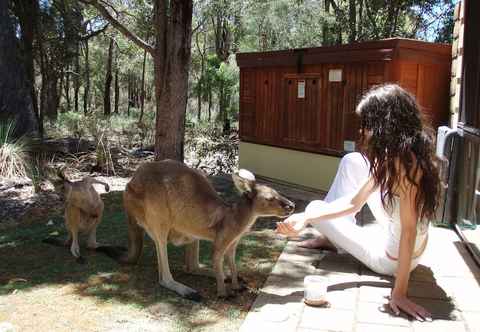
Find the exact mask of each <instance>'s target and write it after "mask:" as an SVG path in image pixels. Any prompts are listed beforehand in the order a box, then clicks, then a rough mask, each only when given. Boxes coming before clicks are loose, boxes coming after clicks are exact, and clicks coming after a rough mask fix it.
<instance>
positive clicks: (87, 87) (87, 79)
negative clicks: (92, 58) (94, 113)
mask: <svg viewBox="0 0 480 332" xmlns="http://www.w3.org/2000/svg"><path fill="white" fill-rule="evenodd" d="M89 104H90V63H89V59H88V39H85V87H84V90H83V113H84V114H85V115H86V114H87V113H88V106H89Z"/></svg>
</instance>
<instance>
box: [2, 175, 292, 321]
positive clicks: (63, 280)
mask: <svg viewBox="0 0 480 332" xmlns="http://www.w3.org/2000/svg"><path fill="white" fill-rule="evenodd" d="M213 182H214V185H215V187H216V189H217V190H218V191H219V192H220V194H221V195H222V197H224V199H225V200H227V201H232V200H234V199H235V195H236V193H235V192H234V188H233V184H232V182H231V180H230V179H229V178H226V177H220V178H215V179H213ZM102 199H103V200H104V202H105V212H104V216H103V221H102V223H101V224H100V225H99V228H98V231H97V239H98V241H99V242H100V243H102V244H109V245H117V246H124V247H126V246H127V227H126V223H125V218H124V212H123V208H122V192H120V191H117V192H110V193H108V194H104V195H102ZM300 203H301V202H300ZM48 220H51V221H53V224H52V223H49V222H47V221H48ZM274 227H275V221H274V220H273V219H271V218H268V219H263V220H259V221H258V222H257V224H256V226H255V228H254V232H252V233H251V234H249V235H247V236H245V237H244V238H243V240H242V241H241V243H240V245H239V247H238V249H237V262H238V266H239V273H240V275H241V277H242V278H243V279H244V280H245V281H246V284H247V290H246V291H244V292H242V293H239V294H237V296H236V297H234V298H233V299H231V300H229V301H227V302H225V301H219V300H217V299H216V282H215V280H214V279H213V278H210V277H203V276H191V275H188V274H186V273H184V272H183V252H184V251H183V248H181V247H180V248H177V247H174V246H171V245H169V248H168V250H169V261H170V267H171V270H172V274H173V275H174V278H175V279H176V280H177V281H179V282H182V283H184V284H186V285H188V286H190V287H192V288H194V289H196V290H198V291H199V293H200V294H201V295H202V297H203V298H204V301H203V302H202V303H201V304H196V303H193V302H191V301H188V300H184V299H182V298H180V297H178V296H177V295H176V294H175V293H173V292H171V291H169V290H166V289H164V288H162V287H160V286H158V272H157V265H156V256H155V250H154V246H153V243H152V241H150V240H149V239H148V238H147V239H146V241H145V247H144V251H143V255H142V256H141V258H140V261H139V263H138V264H137V265H134V266H122V265H119V264H118V263H117V262H115V261H113V260H112V259H110V258H108V257H106V256H104V255H103V254H101V253H96V252H92V251H88V250H87V249H85V248H84V247H83V246H82V247H81V250H82V255H83V256H84V257H85V258H86V260H87V262H86V264H83V265H82V264H78V263H76V262H75V259H74V258H73V257H72V255H71V254H70V252H69V249H68V248H60V247H55V246H52V245H49V244H44V243H42V242H41V241H42V240H43V239H45V238H47V237H58V238H59V239H64V238H65V236H66V230H65V227H64V220H63V216H62V215H61V214H59V213H58V212H55V213H54V214H52V215H48V216H47V217H46V218H45V219H44V220H41V221H38V220H36V221H34V222H33V221H25V222H22V223H20V225H19V226H17V227H15V228H9V229H5V230H3V231H2V232H1V234H0V257H1V264H0V296H4V295H8V294H11V293H12V292H29V291H30V290H33V289H37V288H39V287H44V286H49V285H55V286H58V287H61V286H63V285H71V286H73V288H74V291H75V293H76V294H77V295H80V296H87V297H95V298H96V299H98V300H99V301H103V302H105V303H112V302H114V303H120V304H127V305H133V306H135V307H140V308H145V309H147V310H148V311H149V313H151V314H152V315H153V316H157V315H174V316H175V317H176V319H177V318H178V319H180V320H182V321H183V323H184V324H186V325H187V326H188V327H190V328H192V327H196V326H197V325H196V324H202V325H205V324H208V320H202V321H201V322H195V321H191V320H190V318H189V316H190V314H191V312H192V310H203V309H205V307H208V308H211V309H214V310H216V311H218V312H220V313H221V315H223V316H224V317H226V318H228V317H229V316H235V315H239V311H242V312H246V311H248V310H249V308H250V306H251V304H252V302H253V300H254V299H255V297H256V295H257V292H258V289H259V288H261V286H262V285H263V283H264V281H265V279H266V277H267V276H268V274H269V272H270V271H271V269H272V267H273V264H274V263H275V261H276V259H277V257H278V256H279V255H280V253H281V251H282V249H283V246H284V244H285V242H284V240H281V239H277V237H276V236H275V234H274V231H273V228H274ZM210 250H211V244H210V243H207V242H204V241H202V243H201V249H200V261H201V263H203V264H206V265H207V266H211V264H210V256H211V255H210Z"/></svg>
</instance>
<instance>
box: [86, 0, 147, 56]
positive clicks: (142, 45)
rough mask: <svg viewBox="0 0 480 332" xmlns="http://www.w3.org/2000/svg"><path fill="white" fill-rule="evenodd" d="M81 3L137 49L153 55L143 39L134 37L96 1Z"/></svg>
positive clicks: (89, 0)
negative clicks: (92, 9) (95, 10)
mask: <svg viewBox="0 0 480 332" xmlns="http://www.w3.org/2000/svg"><path fill="white" fill-rule="evenodd" d="M80 1H81V2H83V3H85V4H87V5H91V6H93V7H95V8H96V9H97V10H98V11H99V12H100V14H102V16H103V17H104V18H105V19H106V20H107V21H108V22H110V24H112V25H113V26H114V27H115V28H116V29H117V30H118V31H120V32H121V33H122V34H123V35H124V36H125V37H127V38H128V39H130V40H131V41H132V42H134V43H135V44H136V45H137V46H138V47H140V48H142V49H144V50H145V51H147V52H149V53H150V54H152V55H153V54H154V51H155V50H154V48H153V46H152V45H150V44H148V43H147V42H145V41H144V40H143V39H141V38H140V37H138V36H137V35H135V34H134V33H133V32H131V31H130V30H128V29H127V28H126V27H125V26H124V25H123V24H122V23H120V22H119V21H118V20H117V19H116V18H114V17H113V16H112V15H111V14H110V13H109V12H108V10H107V9H106V8H105V7H104V6H102V5H101V4H100V3H98V1H97V0H80Z"/></svg>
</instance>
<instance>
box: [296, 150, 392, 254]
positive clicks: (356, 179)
mask: <svg viewBox="0 0 480 332" xmlns="http://www.w3.org/2000/svg"><path fill="white" fill-rule="evenodd" d="M369 169H370V165H369V163H368V161H367V160H366V159H364V158H363V156H362V155H361V154H360V153H359V152H352V153H348V154H346V155H345V156H344V157H343V158H342V159H341V160H340V164H339V166H338V170H337V174H336V175H335V178H334V180H333V183H332V185H331V187H330V190H329V191H328V193H327V196H326V197H325V202H331V201H334V200H336V199H338V198H340V197H344V196H346V195H351V194H352V193H355V192H356V191H358V190H359V189H360V187H361V186H362V185H363V184H364V183H365V182H366V181H367V180H368V174H369ZM367 203H368V205H369V207H370V209H371V210H372V213H373V214H374V216H375V218H377V219H378V217H377V215H380V216H382V214H381V213H378V212H377V211H379V210H381V211H383V208H382V207H381V200H380V194H379V193H378V192H377V193H375V194H372V196H371V197H370V198H369V200H368V202H367ZM374 210H375V212H374ZM344 221H346V222H349V223H352V224H356V219H355V216H354V215H351V216H348V217H344ZM298 245H299V246H300V247H303V248H311V249H315V248H318V249H335V246H333V245H332V243H331V242H330V241H329V240H328V236H326V237H325V236H317V237H315V238H313V239H309V240H306V241H303V242H300V243H299V244H298Z"/></svg>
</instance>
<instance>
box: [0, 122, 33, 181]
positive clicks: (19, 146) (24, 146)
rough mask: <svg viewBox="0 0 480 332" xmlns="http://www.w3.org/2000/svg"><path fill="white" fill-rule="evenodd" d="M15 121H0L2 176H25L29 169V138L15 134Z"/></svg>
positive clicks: (0, 167) (0, 171)
mask: <svg viewBox="0 0 480 332" xmlns="http://www.w3.org/2000/svg"><path fill="white" fill-rule="evenodd" d="M14 128H15V123H14V122H12V121H9V122H6V123H0V177H4V178H13V177H25V176H27V170H28V147H29V143H28V139H27V137H26V136H21V137H18V138H15V137H14V136H13V132H14Z"/></svg>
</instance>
